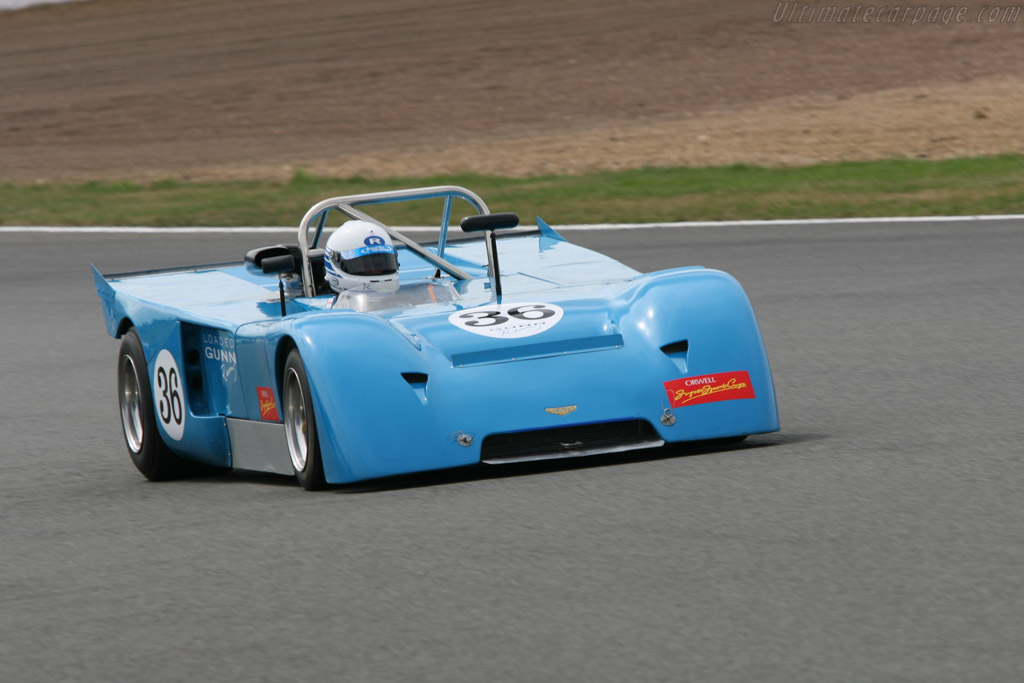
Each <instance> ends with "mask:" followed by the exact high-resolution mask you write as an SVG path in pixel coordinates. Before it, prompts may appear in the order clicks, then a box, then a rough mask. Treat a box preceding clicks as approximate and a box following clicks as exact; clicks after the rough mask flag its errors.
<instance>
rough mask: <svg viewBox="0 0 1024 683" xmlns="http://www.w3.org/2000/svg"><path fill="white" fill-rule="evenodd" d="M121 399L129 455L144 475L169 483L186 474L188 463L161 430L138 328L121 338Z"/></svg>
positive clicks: (118, 384)
mask: <svg viewBox="0 0 1024 683" xmlns="http://www.w3.org/2000/svg"><path fill="white" fill-rule="evenodd" d="M117 397H118V403H119V405H120V409H121V430H122V432H123V434H124V442H125V445H126V446H127V447H128V455H130V456H131V458H132V462H133V463H134V464H135V467H136V468H137V469H138V470H139V472H141V473H142V476H144V477H145V478H146V479H149V480H150V481H165V480H167V479H174V478H176V477H180V476H182V475H183V474H185V473H186V472H187V471H188V467H187V465H188V463H186V461H184V460H182V459H181V458H179V457H178V456H176V455H175V454H174V453H172V452H171V451H170V449H168V448H167V445H166V444H164V441H163V439H162V438H161V437H160V432H159V431H158V430H157V426H156V415H155V414H154V409H153V389H152V387H151V385H150V382H149V370H148V367H147V365H146V355H145V353H144V352H143V350H142V342H141V341H140V340H139V334H138V332H136V331H135V328H134V327H133V328H131V329H129V330H128V331H127V332H125V334H124V335H123V336H122V338H121V351H120V353H119V354H118V356H117Z"/></svg>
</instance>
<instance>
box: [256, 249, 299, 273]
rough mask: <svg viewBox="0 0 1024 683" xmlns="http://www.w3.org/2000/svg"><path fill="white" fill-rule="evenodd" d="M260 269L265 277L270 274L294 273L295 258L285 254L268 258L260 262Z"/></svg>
mask: <svg viewBox="0 0 1024 683" xmlns="http://www.w3.org/2000/svg"><path fill="white" fill-rule="evenodd" d="M260 268H261V269H262V270H263V272H264V273H266V274H267V275H270V274H272V273H277V274H282V273H294V272H295V270H296V268H295V257H294V256H292V255H291V254H285V255H284V256H268V257H266V258H264V259H263V260H262V261H260Z"/></svg>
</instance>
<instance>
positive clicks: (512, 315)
mask: <svg viewBox="0 0 1024 683" xmlns="http://www.w3.org/2000/svg"><path fill="white" fill-rule="evenodd" d="M562 313H563V311H562V309H561V307H560V306H556V305H555V304H538V303H511V304H488V305H486V306H479V307H477V308H468V309H466V310H463V311H456V312H455V313H452V314H451V315H450V316H448V322H450V323H451V324H452V325H455V326H456V327H458V328H461V329H463V330H466V331H467V332H472V333H474V334H481V335H483V336H485V337H496V338H498V339H518V338H520V337H531V336H533V335H535V334H540V333H541V332H543V331H544V330H547V329H550V328H552V327H554V326H555V325H556V324H557V323H558V321H559V320H561V319H562Z"/></svg>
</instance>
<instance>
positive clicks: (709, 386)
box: [665, 370, 756, 408]
mask: <svg viewBox="0 0 1024 683" xmlns="http://www.w3.org/2000/svg"><path fill="white" fill-rule="evenodd" d="M665 391H666V392H667V393H668V400H669V402H670V403H671V404H672V407H673V408H682V407H683V406H695V405H697V404H698V403H711V402H713V401H732V400H733V399H737V398H756V397H755V396H754V387H753V385H752V384H751V383H750V375H749V374H748V373H747V372H746V371H745V370H741V371H739V372H716V373H715V374H713V375H700V376H699V377H683V378H682V379H674V380H672V381H671V382H665Z"/></svg>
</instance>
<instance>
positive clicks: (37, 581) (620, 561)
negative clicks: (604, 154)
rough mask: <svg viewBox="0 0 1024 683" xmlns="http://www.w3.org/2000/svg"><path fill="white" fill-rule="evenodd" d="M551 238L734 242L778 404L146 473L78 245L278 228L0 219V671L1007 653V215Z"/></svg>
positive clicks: (544, 666) (1023, 333)
mask: <svg viewBox="0 0 1024 683" xmlns="http://www.w3.org/2000/svg"><path fill="white" fill-rule="evenodd" d="M571 238H572V239H573V240H574V241H576V242H579V243H582V244H584V245H586V246H590V247H593V248H598V249H600V250H602V251H605V252H607V253H610V254H612V255H613V256H616V257H617V258H620V259H621V260H623V261H625V262H626V263H628V264H630V265H632V266H634V267H636V268H639V269H642V270H654V269H658V268H664V267H669V266H673V265H684V264H697V263H699V264H703V265H706V266H710V267H720V268H723V269H726V270H728V271H730V272H732V273H733V274H735V275H736V276H737V277H738V278H739V279H740V281H741V282H743V284H744V285H745V287H746V288H747V291H748V293H749V294H750V296H751V299H752V300H753V303H754V307H755V310H756V311H757V313H758V316H759V319H760V321H761V325H762V330H763V333H764V337H765V340H766V343H767V346H768V352H769V356H770V358H771V362H772V366H773V371H774V375H775V381H776V388H777V391H778V397H779V402H780V408H781V417H782V431H781V432H780V433H778V434H774V435H767V436H761V437H753V438H751V439H749V440H748V441H747V442H746V443H745V444H743V445H742V447H737V448H733V449H732V450H727V451H721V452H701V451H696V452H692V453H689V454H687V453H682V454H680V453H674V454H673V453H659V454H658V455H657V456H654V457H652V456H649V455H646V456H641V455H637V454H633V455H626V456H618V457H604V458H596V459H592V460H589V461H585V462H565V461H563V462H560V463H543V464H534V465H527V466H519V467H507V468H504V469H501V470H497V471H495V470H485V471H482V472H480V471H468V472H466V471H462V472H457V473H452V474H432V475H426V476H420V477H410V478H405V479H402V480H399V481H397V482H391V483H390V484H388V485H387V486H383V487H375V488H370V489H356V490H353V489H341V490H332V491H329V492H325V493H307V492H305V491H304V490H302V489H301V488H300V487H299V486H298V485H297V484H295V483H294V482H293V481H292V480H290V479H287V478H283V477H275V476H271V475H258V474H244V473H229V474H226V475H223V476H217V477H212V478H206V479H194V480H184V481H177V482H172V483H162V484H152V483H147V482H146V481H144V480H143V479H142V477H141V476H140V475H139V474H138V473H137V472H136V471H135V469H134V468H133V467H132V465H131V463H130V462H129V460H128V457H127V455H126V454H125V449H124V445H123V441H122V436H121V432H120V425H119V418H118V411H117V402H116V398H115V356H116V353H117V346H118V345H117V342H116V341H114V340H113V339H110V338H109V337H107V335H106V332H105V330H104V327H103V322H102V316H101V313H100V307H99V303H98V301H97V299H96V297H95V294H94V293H93V290H92V282H91V279H90V275H89V269H88V264H89V263H90V262H95V263H96V264H97V265H99V266H100V267H101V269H103V270H105V271H107V272H111V271H120V270H129V269H134V268H139V267H150V266H152V267H155V266H162V265H180V264H185V263H194V262H209V261H216V260H220V259H231V258H238V257H240V256H241V255H242V253H243V251H244V250H246V249H247V248H250V247H253V246H258V244H257V243H262V242H267V243H272V242H275V241H277V240H278V238H276V237H275V238H268V236H266V235H258V236H251V237H246V236H244V235H243V236H239V235H215V236H209V237H205V236H197V235H194V234H189V235H178V236H175V235H166V236H164V235H127V236H126V235H112V236H104V235H96V234H90V235H78V236H76V235H74V233H73V232H70V231H69V232H68V234H65V235H55V234H46V235H28V234H0V282H2V290H0V291H2V294H0V315H2V326H0V341H2V349H3V355H2V358H3V360H2V366H0V367H2V387H3V391H2V392H0V425H2V427H0V453H2V457H0V511H2V517H0V519H2V525H0V594H2V601H0V679H2V680H4V681H34V680H38V681H54V680H86V681H100V680H147V681H181V680H246V681H262V680H345V681H390V680H408V681H548V680H551V681H555V680H573V681H576V680H578V681H627V680H628V681H670V680H673V681H674V680H689V681H780V682H791V681H931V682H934V681H968V680H969V681H1009V680H1022V679H1024V648H1022V646H1024V572H1022V571H1021V570H1022V565H1024V502H1022V492H1024V457H1022V444H1024V397H1022V392H1021V386H1022V384H1024V370H1022V368H1024V364H1022V358H1024V271H1022V265H1024V262H1022V254H1024V223H1021V222H1020V221H1007V222H988V223H963V224H959V223H941V224H939V223H936V224H928V223H916V224H906V225H899V224H895V225H869V224H865V225H843V226H789V227H787V226H773V227H761V228H747V227H730V228H681V229H671V230H645V231H635V232H628V231H607V232H592V233H585V232H581V233H573V234H572V236H571ZM495 409H496V410H498V409H500V403H499V402H497V401H496V403H495ZM383 419H386V409H382V420H383Z"/></svg>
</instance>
